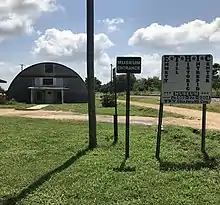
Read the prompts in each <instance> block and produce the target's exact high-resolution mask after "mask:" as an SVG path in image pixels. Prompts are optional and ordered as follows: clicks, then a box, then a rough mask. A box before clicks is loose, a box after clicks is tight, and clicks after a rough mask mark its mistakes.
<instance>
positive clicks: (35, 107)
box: [27, 104, 48, 110]
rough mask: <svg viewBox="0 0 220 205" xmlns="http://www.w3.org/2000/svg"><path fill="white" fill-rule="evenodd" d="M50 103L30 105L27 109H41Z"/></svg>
mask: <svg viewBox="0 0 220 205" xmlns="http://www.w3.org/2000/svg"><path fill="white" fill-rule="evenodd" d="M47 106H48V105H47V104H43V105H35V106H33V107H29V108H27V110H41V109H43V108H45V107H47Z"/></svg>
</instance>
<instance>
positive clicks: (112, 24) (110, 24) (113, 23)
mask: <svg viewBox="0 0 220 205" xmlns="http://www.w3.org/2000/svg"><path fill="white" fill-rule="evenodd" d="M98 22H99V23H101V22H102V23H103V24H104V25H105V26H106V27H107V29H108V32H109V33H111V32H115V31H119V30H120V29H119V25H120V24H123V23H124V19H122V18H113V19H109V18H107V19H104V20H102V21H101V20H99V21H98Z"/></svg>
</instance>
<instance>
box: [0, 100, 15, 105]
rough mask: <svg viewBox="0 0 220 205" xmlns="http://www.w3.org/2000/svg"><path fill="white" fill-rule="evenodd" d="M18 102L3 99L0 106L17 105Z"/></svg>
mask: <svg viewBox="0 0 220 205" xmlns="http://www.w3.org/2000/svg"><path fill="white" fill-rule="evenodd" d="M16 103H17V102H16V101H14V100H6V99H1V100H0V104H1V105H15V104H16Z"/></svg>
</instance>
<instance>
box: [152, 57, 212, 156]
mask: <svg viewBox="0 0 220 205" xmlns="http://www.w3.org/2000/svg"><path fill="white" fill-rule="evenodd" d="M212 64H213V57H212V55H210V54H208V55H205V54H201V55H164V56H163V57H162V72H161V97H160V111H159V119H158V132H157V145H156V158H157V159H159V155H160V141H161V126H160V125H161V124H162V118H163V104H202V105H203V109H202V141H201V142H202V143H201V150H202V152H205V133H206V104H209V103H211V93H212Z"/></svg>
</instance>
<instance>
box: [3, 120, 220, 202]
mask: <svg viewBox="0 0 220 205" xmlns="http://www.w3.org/2000/svg"><path fill="white" fill-rule="evenodd" d="M0 124H1V133H0V154H1V160H0V166H1V169H0V184H1V186H0V198H1V200H2V199H3V200H4V201H5V202H6V201H7V200H8V204H10V205H13V203H12V201H13V200H14V201H15V202H18V203H21V204H24V205H30V204H31V205H35V204H42V205H44V204H57V205H60V204H62V205H66V204H69V205H72V204H77V205H93V204H94V205H103V204H107V205H110V204H111V205H112V204H113V205H114V204H120V205H123V204H124V205H129V204H131V205H133V204H138V205H141V204H143V205H146V204H157V205H164V204H169V205H177V204H184V205H194V204H198V205H203V204H212V205H215V204H216V205H219V204H220V198H219V196H220V189H219V184H220V174H219V169H220V165H219V163H220V149H219V146H220V133H214V132H208V133H207V151H208V153H209V156H210V159H206V160H204V159H203V156H202V154H201V152H200V136H199V135H198V134H194V133H193V129H191V128H180V127H172V126H169V127H166V128H165V129H166V131H165V132H164V133H163V137H162V144H161V145H162V147H161V162H158V161H157V160H156V159H155V157H154V156H155V134H156V133H155V127H154V126H153V127H151V126H137V125H132V126H131V138H130V153H131V157H130V158H129V160H128V161H127V162H126V163H125V165H124V164H123V161H124V126H123V125H120V126H119V143H118V144H117V145H115V146H112V139H111V138H112V133H113V130H112V124H105V123H99V124H98V125H97V137H98V144H99V147H98V148H97V149H95V150H93V151H88V150H87V144H88V124H87V123H85V122H73V121H71V122H70V121H54V120H42V119H25V118H3V117H1V118H0ZM123 165H124V166H123ZM1 202H3V201H0V204H1Z"/></svg>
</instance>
